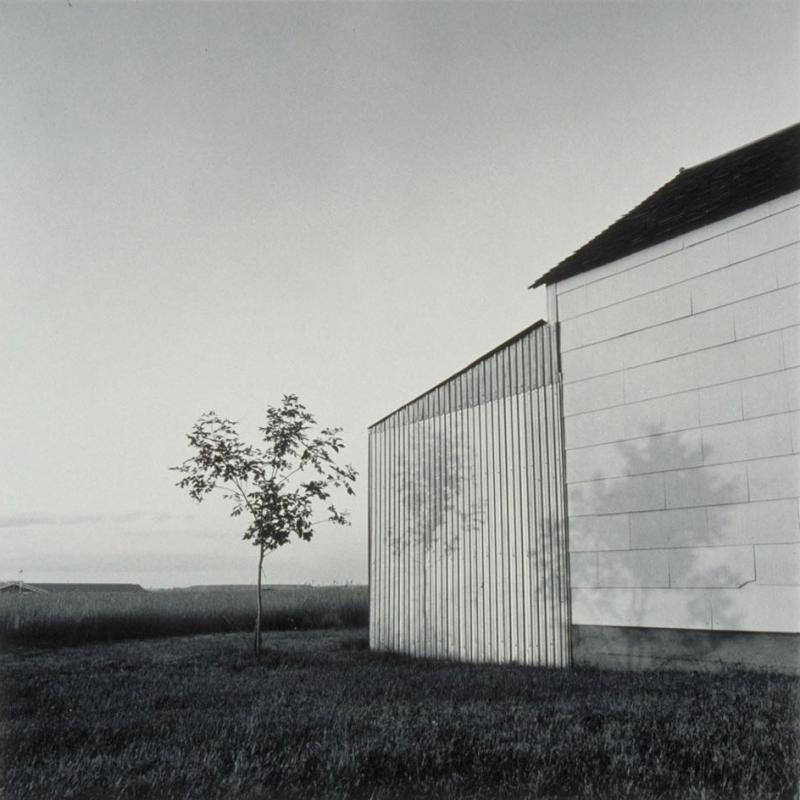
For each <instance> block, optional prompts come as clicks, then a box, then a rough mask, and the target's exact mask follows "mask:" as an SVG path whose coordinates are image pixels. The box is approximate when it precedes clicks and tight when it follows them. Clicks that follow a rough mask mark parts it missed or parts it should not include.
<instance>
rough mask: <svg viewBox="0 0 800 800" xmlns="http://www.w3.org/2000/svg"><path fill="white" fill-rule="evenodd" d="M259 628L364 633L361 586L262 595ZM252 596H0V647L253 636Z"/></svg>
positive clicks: (363, 588) (364, 589)
mask: <svg viewBox="0 0 800 800" xmlns="http://www.w3.org/2000/svg"><path fill="white" fill-rule="evenodd" d="M262 596H263V601H264V615H263V627H264V628H265V629H267V630H307V629H310V628H315V629H318V628H342V627H355V626H360V625H366V624H367V621H368V617H369V608H368V598H367V587H366V586H325V587H320V586H293V587H281V588H277V589H276V588H267V589H265V590H264V591H263V593H262ZM255 613H256V595H255V589H253V591H242V590H231V591H212V592H209V591H181V590H171V591H158V592H141V593H126V592H122V593H109V594H103V593H87V594H16V593H5V594H2V595H0V646H3V645H5V646H8V645H53V644H58V645H76V644H84V643H87V642H96V641H102V642H110V641H115V640H119V639H145V638H151V637H155V636H185V635H189V634H197V633H232V632H238V631H247V630H252V629H253V624H254V621H255Z"/></svg>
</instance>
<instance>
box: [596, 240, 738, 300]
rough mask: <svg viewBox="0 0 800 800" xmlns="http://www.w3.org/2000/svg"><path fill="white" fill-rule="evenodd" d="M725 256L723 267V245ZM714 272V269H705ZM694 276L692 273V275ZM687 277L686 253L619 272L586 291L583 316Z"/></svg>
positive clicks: (677, 252)
mask: <svg viewBox="0 0 800 800" xmlns="http://www.w3.org/2000/svg"><path fill="white" fill-rule="evenodd" d="M722 244H723V247H724V250H725V253H724V256H722V257H721V260H720V262H719V266H722V265H723V264H727V258H728V249H727V244H726V243H725V242H723V243H722ZM704 268H705V269H713V267H704ZM688 272H689V274H691V272H690V271H688ZM685 277H687V267H686V256H685V252H684V251H683V250H678V251H676V252H673V253H669V254H667V255H665V256H663V257H661V258H658V259H656V260H653V261H648V262H646V263H644V264H641V265H640V266H636V267H634V268H632V269H628V270H626V271H624V272H618V273H617V274H615V275H611V276H609V277H607V278H603V279H601V280H598V281H595V282H594V283H591V284H589V285H588V286H586V287H584V289H583V291H584V292H585V300H584V308H583V311H582V313H586V312H588V311H594V310H596V309H600V308H604V307H606V306H610V305H614V304H616V303H621V302H623V301H625V300H630V299H632V298H634V297H639V296H640V295H645V294H649V293H650V292H653V291H654V290H656V289H663V288H665V287H667V286H669V285H671V284H674V283H678V282H679V281H681V280H683V279H684V278H685Z"/></svg>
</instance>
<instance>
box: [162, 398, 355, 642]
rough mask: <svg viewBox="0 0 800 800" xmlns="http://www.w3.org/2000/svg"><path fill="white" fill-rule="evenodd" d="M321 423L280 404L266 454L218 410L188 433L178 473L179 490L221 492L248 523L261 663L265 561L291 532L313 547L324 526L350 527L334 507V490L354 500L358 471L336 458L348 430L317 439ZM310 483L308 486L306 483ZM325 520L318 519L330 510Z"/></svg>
mask: <svg viewBox="0 0 800 800" xmlns="http://www.w3.org/2000/svg"><path fill="white" fill-rule="evenodd" d="M315 425H316V420H315V419H314V417H313V416H312V415H311V414H310V413H309V412H308V411H306V408H305V406H304V405H302V403H300V401H299V400H298V398H297V396H296V395H293V394H289V395H284V397H283V400H282V402H281V405H280V406H278V407H274V406H270V407H269V408H267V413H266V421H265V423H264V426H263V427H261V428H259V431H260V432H261V434H262V436H261V438H262V441H263V443H264V444H263V447H255V446H253V445H250V444H246V443H245V442H243V441H242V440H241V439H240V438H239V434H238V432H237V430H236V423H235V422H232V421H231V420H229V419H224V418H222V417H219V416H217V414H215V413H214V412H213V411H209V412H207V413H205V414H202V415H201V416H200V418H199V419H198V420H197V422H196V423H195V424H194V427H193V428H192V431H191V433H189V434H187V438H188V439H189V445H190V446H191V447H192V448H193V449H194V451H195V453H194V455H193V456H192V457H191V458H188V459H187V460H186V461H184V462H183V464H181V465H180V466H177V467H171V469H173V470H175V471H177V472H179V473H181V475H182V476H183V477H182V478H181V479H180V481H178V483H177V484H176V486H180V487H181V488H182V489H188V490H189V494H190V495H191V497H193V498H194V499H195V500H197V501H198V502H201V501H202V500H203V498H204V497H205V496H206V495H207V494H210V493H211V492H213V491H215V490H216V491H220V492H221V493H222V494H223V496H224V497H225V499H226V500H229V501H230V502H231V503H233V508H232V510H231V516H232V517H238V516H241V515H245V516H246V517H248V519H249V524H248V526H247V529H246V530H245V532H244V535H243V537H242V538H244V539H245V540H248V541H251V542H252V543H253V544H254V545H255V546H256V548H257V549H258V581H257V597H258V604H257V611H256V624H255V637H254V644H253V647H254V651H255V656H256V658H258V657H259V655H260V653H261V614H262V605H261V580H262V570H263V564H264V556H265V555H266V554H267V553H268V552H271V551H272V550H276V549H277V548H278V547H280V546H281V545H284V544H286V543H287V542H288V541H289V538H290V537H291V535H292V533H294V534H296V535H297V536H298V537H299V538H301V539H305V540H306V541H307V540H309V539H311V536H312V533H313V527H314V526H315V525H318V524H319V523H321V522H332V523H334V524H336V525H349V524H350V523H349V521H348V519H347V512H346V511H339V510H338V509H337V508H336V506H335V505H334V503H333V502H329V501H330V497H331V492H332V491H333V490H334V489H343V490H344V491H346V492H347V494H349V495H352V494H354V491H353V483H354V482H355V479H356V475H357V473H356V471H355V469H354V468H353V467H352V466H350V465H349V464H348V465H345V466H339V465H337V464H336V463H335V461H334V457H335V456H336V455H337V454H338V453H339V452H340V451H341V450H342V448H343V447H344V443H343V441H342V439H341V437H340V436H339V434H340V433H341V430H342V429H341V428H323V429H322V430H321V431H319V432H318V433H317V434H316V435H313V433H312V430H313V426H315ZM304 478H305V480H304ZM325 503H327V505H326V506H325V511H326V516H324V517H323V518H322V519H318V520H312V517H313V516H314V515H315V514H316V513H317V508H318V507H319V506H320V505H321V504H325Z"/></svg>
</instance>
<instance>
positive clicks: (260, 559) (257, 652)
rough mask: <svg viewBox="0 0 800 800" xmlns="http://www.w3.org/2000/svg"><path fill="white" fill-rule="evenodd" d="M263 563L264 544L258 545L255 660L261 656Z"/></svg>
mask: <svg viewBox="0 0 800 800" xmlns="http://www.w3.org/2000/svg"><path fill="white" fill-rule="evenodd" d="M263 563H264V545H263V544H261V545H259V549H258V583H257V586H258V588H257V592H258V605H257V606H256V609H257V610H256V630H255V639H254V641H253V649H254V651H255V657H256V661H258V659H259V657H260V656H261V567H262V565H263Z"/></svg>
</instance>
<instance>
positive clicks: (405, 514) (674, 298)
mask: <svg viewBox="0 0 800 800" xmlns="http://www.w3.org/2000/svg"><path fill="white" fill-rule="evenodd" d="M799 282H800V125H795V126H792V127H790V128H787V129H785V130H782V131H778V132H777V133H774V134H772V135H770V136H767V137H765V138H763V139H760V140H758V141H756V142H752V143H750V144H748V145H745V146H743V147H741V148H739V149H737V150H734V151H732V152H729V153H725V154H723V155H721V156H719V157H717V158H714V159H712V160H710V161H707V162H704V163H702V164H698V165H696V166H694V167H691V168H687V169H681V170H680V171H679V172H678V174H677V175H676V176H675V177H674V178H673V179H672V180H671V181H669V182H668V183H666V184H665V185H664V186H662V187H661V188H660V189H658V190H657V191H655V192H654V193H653V194H652V195H651V196H650V197H648V198H646V199H645V200H644V201H643V202H642V203H641V204H640V205H638V206H637V207H636V208H634V209H633V210H632V211H630V212H629V213H628V214H626V215H624V216H623V217H622V218H621V219H619V220H618V221H616V222H614V223H613V224H612V225H610V227H608V228H607V229H606V230H605V231H603V232H602V233H600V234H599V235H598V236H597V237H595V238H594V239H593V240H592V241H590V242H589V243H587V244H586V245H584V246H583V247H581V248H580V249H579V250H577V251H576V252H575V253H574V254H573V255H571V256H569V257H568V258H566V259H565V260H564V261H562V262H561V263H560V264H558V265H557V266H555V267H553V268H552V269H550V270H549V271H547V272H545V273H544V274H543V275H541V277H539V278H538V279H537V280H536V281H535V282H534V284H533V286H546V290H547V300H548V304H547V307H548V317H549V319H548V320H547V321H546V322H545V321H540V322H538V323H536V324H534V325H532V326H531V327H529V328H528V329H526V330H524V331H522V332H521V333H520V334H518V335H517V336H515V337H513V338H512V339H511V340H509V341H507V342H504V343H503V344H501V345H500V346H499V347H497V348H495V349H494V350H492V351H491V352H489V353H487V354H486V355H484V356H482V357H481V358H479V359H477V360H476V361H474V362H473V363H472V364H470V365H468V366H467V367H465V368H464V369H463V370H461V371H459V372H458V373H456V374H455V375H453V376H451V377H450V378H448V379H447V380H445V381H443V382H442V383H440V384H439V385H437V386H435V387H433V388H432V389H430V390H429V391H428V392H425V393H424V394H423V395H421V396H420V397H417V398H415V399H414V400H412V401H411V402H410V403H407V404H405V405H404V406H402V407H401V408H399V409H397V410H396V411H394V412H393V413H391V414H389V415H387V416H386V417H384V418H383V419H381V420H379V421H378V422H376V423H375V424H374V425H372V426H371V427H370V429H369V575H370V611H371V613H370V643H371V646H372V647H373V648H374V649H378V650H391V651H397V652H403V653H408V654H411V655H418V656H426V657H436V658H451V659H459V660H466V661H491V662H505V661H514V662H519V663H526V664H538V665H547V666H569V665H572V664H590V665H601V666H613V667H626V668H648V667H662V666H669V667H677V668H718V667H719V666H720V665H724V664H741V665H747V666H752V667H762V668H777V669H790V670H797V669H798V667H799V666H800V636H799V635H798V634H800V521H799V514H800V507H799V506H800V503H799V501H798V497H800V411H799V410H800V346H799V345H800V327H799V324H800V292H799V291H798V283H799Z"/></svg>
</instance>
